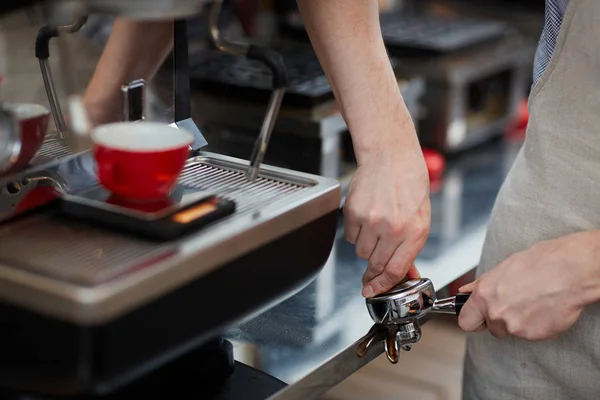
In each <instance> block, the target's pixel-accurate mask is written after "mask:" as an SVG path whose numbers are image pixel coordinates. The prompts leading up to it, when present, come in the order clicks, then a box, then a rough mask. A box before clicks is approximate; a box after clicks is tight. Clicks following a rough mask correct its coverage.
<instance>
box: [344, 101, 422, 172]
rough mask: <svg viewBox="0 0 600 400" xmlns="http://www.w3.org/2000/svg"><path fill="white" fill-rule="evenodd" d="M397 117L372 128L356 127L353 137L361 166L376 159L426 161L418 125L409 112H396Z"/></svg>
mask: <svg viewBox="0 0 600 400" xmlns="http://www.w3.org/2000/svg"><path fill="white" fill-rule="evenodd" d="M394 117H395V118H389V119H388V120H387V121H384V120H379V123H376V124H373V125H371V126H369V127H363V128H360V129H357V130H353V131H351V132H354V134H353V135H352V140H353V144H354V152H355V155H356V160H357V163H358V165H359V166H360V165H363V164H367V163H370V162H372V161H373V160H376V162H386V161H390V162H391V161H396V162H401V161H403V160H407V161H408V160H410V161H415V159H417V160H423V154H422V151H421V145H420V143H419V139H418V137H417V134H416V132H415V127H414V124H413V122H412V120H411V118H410V115H408V112H406V115H403V114H396V115H395V116H394Z"/></svg>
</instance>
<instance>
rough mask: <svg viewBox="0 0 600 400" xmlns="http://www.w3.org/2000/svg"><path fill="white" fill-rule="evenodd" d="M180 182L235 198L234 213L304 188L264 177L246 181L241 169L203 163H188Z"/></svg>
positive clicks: (251, 210)
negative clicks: (235, 208) (235, 207)
mask: <svg viewBox="0 0 600 400" xmlns="http://www.w3.org/2000/svg"><path fill="white" fill-rule="evenodd" d="M179 181H180V183H181V184H182V185H184V186H188V187H193V188H197V189H203V190H209V191H212V192H215V193H216V194H217V195H218V196H221V197H224V198H227V199H229V200H233V201H235V202H236V204H237V211H236V215H241V214H245V213H249V212H254V211H256V210H258V209H259V208H260V207H261V206H264V205H267V204H269V203H271V202H273V201H275V200H278V199H279V198H281V197H283V196H289V195H290V194H293V193H296V192H297V191H299V190H302V188H303V186H301V185H299V184H295V183H289V182H285V181H278V180H274V179H268V178H263V177H259V178H257V179H256V180H255V181H254V182H248V181H247V180H246V177H245V175H244V174H243V173H242V172H240V171H235V170H227V169H222V168H219V167H215V166H212V165H208V164H205V163H202V162H194V163H191V164H188V165H187V167H186V169H185V170H184V171H183V173H182V174H181V178H180V180H179Z"/></svg>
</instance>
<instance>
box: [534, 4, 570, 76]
mask: <svg viewBox="0 0 600 400" xmlns="http://www.w3.org/2000/svg"><path fill="white" fill-rule="evenodd" d="M568 2H569V0H546V16H545V22H544V29H543V31H542V36H541V38H540V42H539V44H538V48H537V51H536V53H535V61H534V65H533V83H534V84H535V83H536V82H537V81H538V79H540V77H541V76H542V74H543V73H544V70H545V69H546V67H547V66H548V64H549V63H550V59H551V58H552V54H553V53H554V49H555V48H556V41H557V39H558V34H559V32H560V27H561V25H562V21H563V16H564V15H565V11H566V9H567V4H568Z"/></svg>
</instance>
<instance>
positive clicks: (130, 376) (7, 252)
mask: <svg viewBox="0 0 600 400" xmlns="http://www.w3.org/2000/svg"><path fill="white" fill-rule="evenodd" d="M31 3H36V2H33V1H32V2H12V1H8V2H3V5H2V6H0V11H1V12H5V11H8V10H9V9H12V8H13V7H15V8H16V7H18V6H21V5H24V4H28V5H29V4H31ZM37 3H39V6H40V7H43V8H44V10H45V15H46V16H47V25H46V26H45V27H43V28H41V29H40V35H39V36H38V39H39V40H38V42H37V43H36V46H35V47H36V48H35V49H34V46H33V43H32V49H31V51H32V54H33V53H34V50H35V53H36V56H37V57H38V60H39V62H40V66H41V73H40V74H41V75H43V78H44V83H45V84H46V89H47V94H48V103H49V104H50V107H49V108H50V110H51V113H40V114H36V115H39V116H40V118H46V119H50V118H53V119H54V120H55V121H56V124H55V125H56V128H57V132H56V133H53V134H52V135H48V137H44V140H43V142H42V143H41V145H40V149H39V150H38V151H37V156H36V157H35V159H34V158H31V159H32V160H34V161H30V160H28V162H21V163H19V162H17V160H18V159H19V156H20V154H22V152H23V151H24V150H26V149H30V148H31V147H30V146H31V145H30V144H29V142H28V140H29V139H28V137H26V135H25V133H26V131H27V130H28V129H31V128H30V127H29V128H28V127H26V126H24V124H22V123H21V124H20V123H19V120H18V118H16V116H15V114H16V111H15V110H14V109H13V108H11V106H9V105H5V106H2V107H0V110H1V112H0V152H2V154H0V156H1V159H2V160H3V163H2V165H1V168H2V171H3V173H2V175H0V399H13V398H14V399H21V398H23V399H24V398H28V399H30V398H33V399H42V398H43V399H64V398H113V397H115V398H116V397H119V396H121V397H122V396H126V398H129V397H130V396H132V395H145V396H147V395H148V394H150V395H153V396H154V397H153V398H169V396H171V395H173V394H174V393H175V392H176V391H178V390H181V391H182V392H181V393H185V394H186V395H196V396H198V395H199V396H200V398H206V399H210V398H222V399H228V398H244V399H252V398H266V397H268V393H269V390H271V391H272V390H274V389H273V388H280V387H281V386H282V385H284V384H283V383H282V382H280V381H277V380H275V379H272V378H271V377H268V376H261V375H260V373H259V372H258V371H255V370H251V368H249V367H246V366H243V365H241V364H239V363H236V362H235V361H234V360H233V355H232V346H231V343H229V342H227V341H226V340H224V339H223V338H222V337H221V335H222V334H223V332H225V331H226V330H227V329H228V328H230V327H232V326H234V325H236V324H239V323H241V322H243V321H246V320H248V319H249V318H251V317H252V316H254V315H256V314H257V313H260V312H263V311H265V310H266V309H268V308H270V307H272V306H274V305H275V304H277V303H278V302H281V301H283V300H284V299H286V298H288V297H290V296H291V295H293V294H294V293H296V292H297V291H299V290H301V289H302V288H303V287H305V286H306V285H307V284H308V283H310V282H311V281H312V280H313V279H314V278H315V276H316V275H317V274H318V273H319V271H320V270H321V268H322V267H323V266H324V265H325V263H326V261H327V259H328V257H329V254H330V252H331V249H332V246H333V242H334V237H335V231H336V228H337V219H338V213H339V206H340V201H341V191H340V186H339V184H338V182H337V181H335V180H332V179H329V178H323V177H320V176H316V175H310V174H306V173H299V172H296V171H292V170H287V169H282V168H276V167H271V166H268V165H262V163H261V161H262V157H263V156H264V152H265V151H266V148H267V145H268V142H269V136H270V133H271V130H272V125H273V122H274V121H275V119H276V117H277V112H278V108H279V105H280V103H281V99H282V97H283V95H284V92H285V71H282V70H281V65H280V64H279V63H278V57H277V54H276V53H273V52H272V51H270V50H269V49H267V48H263V47H260V46H250V45H246V44H244V43H231V42H228V41H227V40H226V39H224V38H223V37H222V36H221V35H220V32H219V30H218V24H217V22H218V16H219V10H220V6H221V1H220V0H216V1H215V2H214V4H213V6H212V9H211V10H212V11H211V13H210V16H209V17H210V20H211V21H212V22H211V25H210V27H211V29H210V37H209V38H208V39H209V42H210V43H211V45H213V46H215V47H217V48H219V49H221V50H223V51H228V52H232V53H235V54H237V55H238V56H241V57H249V58H254V59H257V60H260V61H262V62H265V63H266V64H267V65H269V67H270V68H272V71H273V89H274V90H273V94H272V97H271V99H270V101H269V104H268V107H267V108H268V109H267V113H266V116H265V121H264V124H263V128H262V129H261V131H260V132H259V133H258V135H257V136H258V139H257V143H256V146H255V152H254V153H253V156H252V158H251V160H241V159H236V158H231V157H226V156H223V155H220V154H214V153H208V152H205V151H202V147H203V145H204V144H205V143H206V142H205V141H203V138H202V135H201V133H200V130H199V129H198V128H197V127H196V126H195V123H194V121H193V119H192V118H191V116H190V115H189V82H188V80H189V78H187V76H188V75H186V68H187V64H186V60H187V56H186V55H187V49H186V42H185V20H186V18H187V17H189V16H194V15H196V14H198V12H200V11H201V10H202V8H203V7H204V6H205V5H204V4H203V1H201V0H56V1H40V2H37ZM36 6H38V5H36ZM94 13H106V14H110V15H121V16H126V17H128V18H132V19H143V20H146V19H173V20H175V23H174V29H175V43H174V50H173V51H174V53H176V56H175V73H174V76H173V83H174V85H173V86H174V89H173V97H174V98H175V110H174V117H173V121H170V122H171V125H172V126H173V127H175V128H181V129H184V128H185V129H186V130H188V131H190V132H192V133H194V134H195V136H196V140H195V141H194V144H193V145H192V146H191V149H190V157H189V159H188V160H187V162H186V165H185V168H184V170H183V172H182V173H181V175H180V178H179V181H178V186H177V189H176V190H175V191H174V196H175V198H176V199H175V203H174V204H171V205H169V206H168V209H160V210H150V211H148V210H142V211H141V212H139V210H137V211H136V212H128V211H127V210H125V211H124V208H123V207H114V205H107V203H103V202H102V201H98V199H90V197H86V195H85V194H86V193H90V192H94V191H97V190H98V188H99V182H98V177H97V173H96V168H95V164H94V158H93V156H92V155H91V151H90V150H87V149H80V148H77V147H76V146H72V145H71V144H72V141H70V139H72V136H73V132H70V128H69V127H68V126H67V125H66V123H64V116H62V110H61V107H60V104H59V103H58V100H57V99H56V96H55V95H54V94H53V82H52V72H53V71H51V70H50V68H49V67H48V65H47V60H48V58H49V57H51V55H50V54H49V53H48V52H46V51H44V49H47V48H48V43H49V42H51V41H57V42H60V40H61V39H62V38H63V37H64V36H66V35H70V34H72V33H73V32H75V31H77V30H78V29H80V28H81V26H82V25H83V24H85V21H86V18H87V16H88V15H90V14H94ZM58 21H60V22H58ZM64 21H72V23H70V24H65V23H64ZM178 32H179V33H178ZM182 32H183V34H182ZM64 68H68V66H66V65H65V66H64ZM54 73H64V71H56V70H55V71H54ZM40 79H41V78H40ZM134 83H135V82H134ZM138 83H140V82H138ZM141 84H142V86H143V82H141ZM123 85H124V86H123V87H124V92H125V98H126V99H129V100H127V101H128V103H126V107H125V109H126V112H125V114H126V117H125V118H124V119H126V120H131V123H132V124H133V123H135V120H136V119H143V115H144V112H143V110H139V104H140V102H139V96H141V95H143V93H144V91H143V90H141V91H136V90H135V89H136V88H137V89H139V86H136V85H135V84H132V83H131V82H123ZM142 89H143V88H142ZM0 90H2V89H1V87H0ZM136 105H137V106H138V108H137V109H136ZM63 108H64V107H63ZM71 122H72V121H71ZM42 136H43V135H42ZM29 161H30V162H29ZM199 198H202V199H211V201H213V203H211V204H213V205H214V204H217V203H218V204H226V205H228V207H225V208H224V209H221V210H222V212H220V213H216V214H215V213H212V212H211V213H209V214H203V215H205V216H206V215H212V217H210V218H208V219H206V218H205V219H202V218H199V219H198V214H197V211H198V210H197V209H195V208H186V207H187V204H192V203H193V202H195V201H198V199H199ZM92 200H93V201H92ZM203 201H204V200H203ZM215 201H216V202H217V203H214V202H215ZM189 202H192V203H189ZM194 204H195V203H194ZM202 204H204V205H206V203H202ZM217 208H218V207H217ZM129 211H131V210H129ZM213 211H214V207H213ZM165 216H167V217H169V218H171V219H173V220H174V219H175V216H176V217H177V218H179V219H178V220H179V221H182V220H183V221H192V220H195V221H200V222H202V223H198V224H195V225H193V226H192V225H190V227H189V229H180V230H172V229H171V228H172V224H171V225H168V224H167V225H165V218H166V217H165ZM111 221H112V223H111ZM135 224H138V225H139V224H141V225H140V226H143V227H145V228H143V229H138V230H137V231H136V230H135V229H133V230H132V229H127V228H128V227H130V226H132V225H135ZM161 224H162V225H161ZM152 229H154V232H155V233H157V234H156V235H147V234H146V235H144V234H143V233H144V232H143V231H146V233H148V231H151V230H152ZM169 229H171V230H169ZM167 231H168V232H171V233H172V234H168V235H166V234H164V233H165V232H167ZM261 382H262V383H261ZM257 385H258V386H257ZM236 392H237V393H238V395H237V397H235V395H234V393H236ZM240 392H241V394H240ZM232 396H233V397H232ZM121 397H119V398H121Z"/></svg>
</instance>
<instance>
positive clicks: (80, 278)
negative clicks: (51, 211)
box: [0, 215, 166, 286]
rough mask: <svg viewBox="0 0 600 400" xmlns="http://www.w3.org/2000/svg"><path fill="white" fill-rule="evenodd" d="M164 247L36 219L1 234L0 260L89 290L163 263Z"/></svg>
mask: <svg viewBox="0 0 600 400" xmlns="http://www.w3.org/2000/svg"><path fill="white" fill-rule="evenodd" d="M165 251H166V249H165V247H164V246H156V243H152V242H148V241H145V240H139V239H136V238H133V237H130V236H125V235H120V234H117V233H113V232H107V231H104V230H101V229H95V228H93V227H90V226H89V225H85V224H81V223H77V222H73V221H64V220H63V219H61V218H59V217H58V216H52V215H40V216H36V217H31V218H28V219H25V220H21V221H18V222H15V223H11V224H8V225H5V226H3V227H2V228H1V229H0V261H1V262H2V264H5V265H12V266H14V267H19V268H23V269H27V270H30V271H33V272H36V273H39V274H41V275H45V276H50V277H53V278H58V279H60V280H64V281H67V282H73V283H80V284H84V285H90V286H91V285H93V284H96V283H100V282H105V281H107V280H110V279H112V278H114V277H116V276H119V275H121V274H123V273H125V272H127V271H128V270H130V269H132V268H134V267H136V266H139V265H143V264H144V263H149V262H151V261H152V260H153V259H157V258H161V256H162V255H164V254H165Z"/></svg>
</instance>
